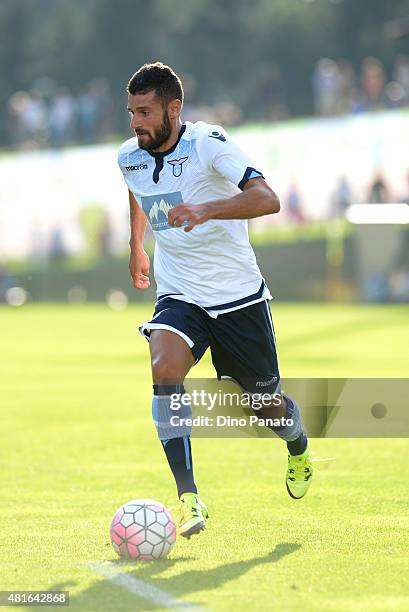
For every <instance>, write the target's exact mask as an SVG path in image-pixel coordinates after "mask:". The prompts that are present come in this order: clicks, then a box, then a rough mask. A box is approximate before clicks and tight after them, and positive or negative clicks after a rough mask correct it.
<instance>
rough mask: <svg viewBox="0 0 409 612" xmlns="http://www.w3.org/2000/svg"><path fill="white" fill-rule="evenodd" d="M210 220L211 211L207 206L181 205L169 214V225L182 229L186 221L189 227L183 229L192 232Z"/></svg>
mask: <svg viewBox="0 0 409 612" xmlns="http://www.w3.org/2000/svg"><path fill="white" fill-rule="evenodd" d="M208 219H209V211H208V207H207V205H206V204H179V206H175V208H172V210H171V211H170V212H169V215H168V223H169V225H171V226H172V227H180V226H181V225H182V224H183V223H184V222H185V221H187V225H186V226H185V227H184V228H183V229H184V230H185V232H190V231H191V230H192V229H193V228H194V226H195V225H200V224H201V223H204V222H205V221H207V220H208Z"/></svg>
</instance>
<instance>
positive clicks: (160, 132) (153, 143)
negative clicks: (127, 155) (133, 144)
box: [139, 110, 172, 151]
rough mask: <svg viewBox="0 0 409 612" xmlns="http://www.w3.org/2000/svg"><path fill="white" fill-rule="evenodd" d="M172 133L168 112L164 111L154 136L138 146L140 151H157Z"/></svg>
mask: <svg viewBox="0 0 409 612" xmlns="http://www.w3.org/2000/svg"><path fill="white" fill-rule="evenodd" d="M171 133H172V126H171V123H170V119H169V115H168V111H167V110H165V112H164V114H163V123H162V125H161V126H160V128H158V129H157V130H156V131H155V133H154V135H153V136H152V137H151V138H150V140H149V141H147V142H146V143H145V144H139V148H140V149H144V150H146V151H155V149H159V147H161V146H162V145H163V144H164V143H165V142H166V141H167V140H168V138H169V137H170V135H171Z"/></svg>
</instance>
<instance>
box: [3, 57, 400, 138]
mask: <svg viewBox="0 0 409 612" xmlns="http://www.w3.org/2000/svg"><path fill="white" fill-rule="evenodd" d="M182 78H183V81H184V84H185V89H186V103H185V109H184V119H185V120H188V121H198V120H202V121H209V122H212V123H218V124H222V125H227V126H229V125H239V124H240V123H241V122H242V121H243V120H245V119H246V117H247V113H246V112H245V109H242V108H240V106H238V104H237V103H236V102H235V101H234V98H233V97H230V96H227V94H226V96H225V99H224V100H222V101H219V102H215V103H214V104H213V105H211V104H209V102H208V101H207V100H205V99H202V100H200V99H198V96H197V95H196V94H195V92H196V91H197V82H196V78H195V77H194V76H193V75H192V74H184V75H183V74H182ZM311 91H312V95H313V113H312V114H313V115H315V116H320V117H334V116H339V115H345V114H347V113H363V112H368V111H376V110H382V109H393V108H403V107H405V106H409V55H405V54H399V55H397V56H396V58H395V60H394V62H393V67H392V70H391V74H390V75H388V74H387V73H386V71H385V68H384V66H383V64H382V62H381V61H380V60H379V59H376V58H375V57H366V58H364V60H363V62H362V65H361V67H360V69H359V71H358V72H357V71H356V70H355V69H354V66H353V65H352V63H351V62H350V61H348V60H345V59H343V60H338V61H335V60H333V59H329V58H321V59H319V60H318V61H317V62H316V65H315V68H314V72H313V74H312V76H311ZM121 94H123V91H122V88H121V90H120V91H117V92H116V95H115V94H114V92H113V91H112V90H111V86H110V84H109V82H108V81H107V80H106V79H105V78H102V77H99V78H94V79H92V80H91V81H90V82H89V83H86V84H85V85H84V86H82V87H81V88H80V89H79V90H77V91H72V90H70V89H69V88H68V87H67V86H64V85H62V84H60V83H58V82H57V81H55V80H54V79H52V78H50V77H43V78H41V79H38V80H37V81H36V82H34V83H32V84H31V87H30V89H29V90H27V91H25V90H21V91H17V92H14V93H13V94H12V95H11V96H10V98H9V100H8V103H7V109H8V113H7V125H6V134H7V136H6V143H7V144H11V145H12V146H14V147H18V148H30V147H31V148H33V147H34V148H35V147H50V146H51V147H61V146H65V145H72V144H78V143H80V144H90V143H97V142H106V141H109V140H110V139H112V138H115V137H116V136H118V135H120V134H126V133H127V125H126V120H125V119H124V116H125V115H124V112H123V102H124V100H123V96H122V95H121ZM251 104H252V110H253V112H252V114H250V118H253V119H254V118H255V116H257V117H258V118H259V119H260V120H263V121H266V122H273V121H281V120H283V119H289V118H291V116H292V113H291V110H290V108H289V105H288V104H287V101H286V95H285V86H284V83H283V79H282V77H281V73H280V70H279V68H278V66H277V65H275V64H271V65H270V66H266V67H265V69H264V70H263V71H262V72H261V74H260V78H259V83H258V84H257V87H256V90H255V98H254V100H253V101H252V103H251ZM254 111H256V112H254ZM306 111H307V108H306V109H305V112H306ZM6 143H5V144H6Z"/></svg>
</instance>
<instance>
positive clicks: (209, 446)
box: [0, 304, 409, 612]
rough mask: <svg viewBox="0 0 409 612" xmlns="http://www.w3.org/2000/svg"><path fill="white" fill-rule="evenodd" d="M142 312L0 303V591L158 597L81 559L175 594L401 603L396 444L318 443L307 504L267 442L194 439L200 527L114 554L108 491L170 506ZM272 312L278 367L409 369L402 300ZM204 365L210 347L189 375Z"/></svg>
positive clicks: (119, 602) (401, 464)
mask: <svg viewBox="0 0 409 612" xmlns="http://www.w3.org/2000/svg"><path fill="white" fill-rule="evenodd" d="M149 313H150V309H148V308H146V307H137V306H131V307H129V308H128V309H127V310H126V311H124V312H113V311H111V310H109V309H108V308H107V307H105V306H102V305H101V306H91V305H88V306H71V307H68V306H66V305H50V306H40V305H35V306H26V307H23V308H21V309H10V308H5V307H4V308H2V309H1V310H0V338H1V357H0V360H1V373H2V375H1V379H0V398H1V408H2V411H1V417H2V418H1V425H2V433H1V458H0V460H1V480H0V489H1V504H0V505H1V552H0V554H1V572H0V576H1V578H0V589H3V590H11V589H19V590H21V589H25V590H29V589H34V590H44V589H53V590H57V589H66V590H69V591H70V593H71V604H70V608H69V609H72V610H82V611H84V612H92V611H94V610H95V611H97V610H106V611H112V612H121V611H131V610H151V609H162V608H164V606H162V605H161V604H157V603H156V604H155V603H154V601H153V599H152V597H150V598H149V597H148V598H142V597H140V596H137V595H135V594H132V593H129V592H127V591H126V590H125V589H124V588H122V587H121V586H118V585H115V584H113V583H112V581H110V580H108V579H104V578H103V577H101V576H100V575H97V574H96V573H95V571H94V570H93V569H92V568H91V567H90V564H92V563H94V564H95V563H96V564H98V563H99V564H101V563H103V562H104V561H112V562H113V567H114V568H116V570H118V568H119V569H122V572H123V573H128V574H130V575H131V576H133V577H136V578H138V579H139V580H142V581H143V583H144V584H145V585H148V587H149V585H153V587H156V588H157V589H160V590H161V591H164V592H166V593H167V594H168V595H169V602H170V603H169V604H168V605H169V606H170V607H175V606H176V605H177V604H176V603H175V602H174V601H173V603H172V601H171V599H170V597H173V598H174V599H177V600H178V601H179V605H182V604H181V602H182V603H185V604H186V605H188V604H191V605H192V606H199V607H200V608H202V609H207V610H233V609H238V610H248V609H250V608H251V607H252V608H253V609H256V610H300V609H302V610H339V611H346V610H371V611H372V610H379V611H381V610H382V611H384V610H408V609H409V584H408V576H409V560H408V559H409V558H408V549H409V538H408V527H409V511H408V508H409V506H408V474H407V469H406V466H407V458H408V451H409V441H408V440H407V439H394V440H391V439H390V440H382V439H379V440H375V439H372V440H370V439H365V440H363V439H339V440H334V439H327V440H322V439H319V440H313V441H312V447H313V449H314V450H315V451H316V453H317V454H318V455H320V456H321V457H334V458H335V460H332V461H327V462H323V463H319V464H318V465H317V468H318V470H319V471H318V470H317V472H316V474H315V478H314V482H313V486H312V488H311V489H310V492H309V494H308V496H307V497H306V498H305V499H304V500H302V501H294V500H292V499H290V498H289V497H288V496H287V493H286V491H285V486H284V482H283V481H284V473H285V466H286V452H285V447H284V446H283V443H282V442H281V441H280V440H266V439H263V440H257V439H231V440H223V439H198V440H195V441H194V458H195V465H196V476H197V480H198V483H199V486H200V490H201V495H202V496H203V498H204V499H205V501H206V502H207V504H208V506H209V509H210V513H211V518H210V520H209V523H208V528H207V530H206V531H205V532H204V533H203V534H201V535H200V536H199V537H197V538H192V540H190V541H185V540H183V541H182V540H181V539H178V540H177V542H176V545H175V546H174V548H173V550H172V551H171V554H170V556H169V558H168V559H166V560H164V561H158V562H150V563H139V564H134V565H132V564H121V563H120V562H118V561H116V555H115V553H114V551H113V549H112V548H111V546H110V544H109V536H108V527H109V522H110V519H111V516H112V515H113V513H114V511H115V510H116V508H117V507H118V506H119V505H120V504H121V503H124V502H126V501H128V500H129V499H132V498H136V497H153V498H156V499H158V500H160V501H162V502H163V503H164V504H166V505H169V506H174V505H175V503H176V501H177V500H176V493H175V488H174V484H173V481H172V479H171V477H170V473H169V471H168V467H167V465H166V464H165V461H164V457H163V455H162V449H161V447H160V444H159V442H158V441H157V439H156V433H155V430H154V426H153V423H152V421H151V416H150V401H151V400H150V397H151V381H150V372H149V369H148V348H147V345H146V342H145V341H144V340H143V339H142V338H141V337H140V336H139V334H138V333H137V328H136V325H137V323H138V322H140V321H142V320H145V319H146V318H147V317H148V316H149ZM273 317H274V320H275V325H276V330H277V332H278V342H279V350H280V366H281V372H282V375H284V376H286V377H292V376H299V377H301V376H303V377H314V376H315V377H319V376H321V377H325V376H331V377H337V376H339V377H342V376H354V377H358V376H368V377H377V376H379V377H399V376H401V377H403V376H407V375H408V370H409V368H408V345H409V309H408V308H407V307H392V306H385V307H384V306H382V307H381V306H373V307H368V306H344V305H339V306H331V305H302V304H299V305H294V304H288V305H287V304H280V305H273ZM211 373H212V369H211V362H210V359H209V358H208V356H206V357H205V359H204V360H203V361H202V362H201V363H200V364H199V365H198V366H197V367H196V368H195V371H194V375H195V377H197V376H209V375H211ZM110 567H111V566H110ZM118 571H119V570H118Z"/></svg>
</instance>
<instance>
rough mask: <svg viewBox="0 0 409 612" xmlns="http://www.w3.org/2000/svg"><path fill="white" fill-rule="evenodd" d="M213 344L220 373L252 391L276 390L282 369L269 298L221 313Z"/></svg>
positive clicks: (213, 352) (214, 330)
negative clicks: (279, 365) (280, 368)
mask: <svg viewBox="0 0 409 612" xmlns="http://www.w3.org/2000/svg"><path fill="white" fill-rule="evenodd" d="M210 348H211V352H212V360H213V364H214V367H215V369H216V372H217V375H218V376H219V378H220V377H224V376H225V377H231V378H233V379H235V380H237V381H238V382H239V383H240V385H241V387H242V388H243V389H245V390H246V391H249V392H250V393H275V392H276V391H277V390H278V388H279V381H280V373H279V367H278V357H277V349H276V342H275V334H274V327H273V322H272V318H271V313H270V308H269V305H268V303H267V302H266V301H263V302H259V303H257V304H253V305H252V306H247V307H245V308H241V309H239V310H235V311H233V312H231V313H226V314H224V315H219V316H218V318H217V319H216V320H215V321H214V324H212V329H211V341H210Z"/></svg>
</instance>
